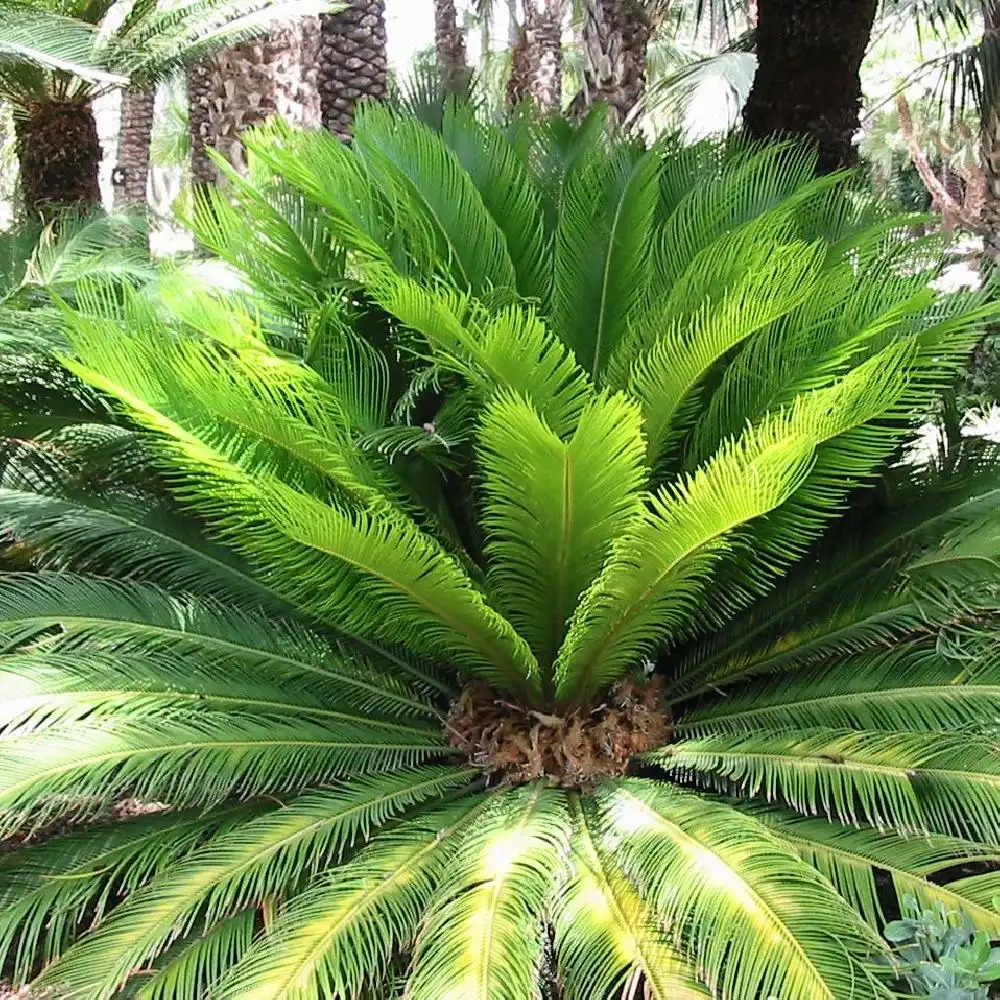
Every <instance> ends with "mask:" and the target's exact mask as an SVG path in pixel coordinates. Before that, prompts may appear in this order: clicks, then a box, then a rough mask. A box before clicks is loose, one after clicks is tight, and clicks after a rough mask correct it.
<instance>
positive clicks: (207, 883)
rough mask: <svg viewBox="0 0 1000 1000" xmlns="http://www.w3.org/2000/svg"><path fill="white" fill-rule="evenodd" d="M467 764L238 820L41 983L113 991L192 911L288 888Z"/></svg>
mask: <svg viewBox="0 0 1000 1000" xmlns="http://www.w3.org/2000/svg"><path fill="white" fill-rule="evenodd" d="M470 778H471V772H470V771H469V770H466V771H464V772H463V771H461V770H458V769H454V770H452V769H442V768H437V769H433V770H429V771H413V772H403V773H401V774H397V775H392V776H379V777H377V778H373V779H369V780H363V779H362V780H358V779H352V782H351V785H350V786H349V787H348V788H345V789H340V790H331V791H323V792H313V793H310V794H308V795H305V796H302V797H300V798H298V799H296V800H294V801H293V802H291V803H289V804H288V805H286V806H284V807H283V808H280V809H277V810H275V811H272V812H270V813H268V814H266V815H264V816H261V817H258V818H257V819H253V820H250V821H249V822H247V823H244V824H241V825H239V826H236V827H233V828H232V829H231V830H228V831H226V832H225V833H223V834H220V835H219V836H217V837H215V838H213V839H212V840H211V841H209V842H208V843H207V844H205V845H204V846H203V847H202V848H200V849H199V850H198V851H197V852H195V853H193V854H191V855H190V856H189V857H188V858H186V859H185V860H184V861H183V862H181V863H179V864H176V865H174V866H172V867H170V868H169V869H168V870H166V871H165V872H163V873H162V874H161V875H160V876H159V877H158V878H156V879H154V880H153V881H152V882H150V883H149V884H148V885H146V886H143V887H142V888H141V889H138V890H137V891H136V892H134V893H133V894H132V895H131V896H130V897H129V900H128V902H127V903H126V904H124V905H123V906H121V907H118V908H117V909H116V910H115V912H114V914H113V915H112V916H111V917H110V918H109V919H107V920H106V921H104V922H103V923H102V924H101V925H100V927H98V928H97V930H95V931H94V932H93V933H91V934H89V935H88V936H87V937H86V938H84V939H83V940H81V941H80V942H79V943H78V944H76V945H75V946H74V947H73V948H71V949H70V950H69V951H67V952H66V954H65V955H64V956H63V957H62V958H61V959H60V960H59V962H57V963H56V964H55V965H53V966H51V967H50V968H49V969H48V970H46V972H45V974H44V976H43V978H42V982H43V983H46V984H48V985H50V986H52V987H53V988H56V989H64V990H66V991H68V992H70V993H71V994H72V993H73V992H74V991H75V992H76V993H78V994H81V995H82V994H87V995H89V996H92V997H95V998H97V997H107V996H111V995H112V994H113V991H114V989H115V988H116V986H117V985H118V984H119V983H121V982H122V981H123V980H124V979H125V977H126V976H127V975H128V973H129V971H130V970H131V969H133V968H135V967H136V966H137V965H139V963H141V962H143V961H145V960H147V959H149V958H151V957H153V956H154V955H156V954H157V953H158V952H159V951H160V950H162V949H163V948H164V947H165V946H167V945H168V944H169V943H170V942H171V941H172V940H173V939H174V938H175V937H177V936H178V935H180V934H182V933H184V932H186V931H187V930H188V929H189V928H190V927H191V926H193V922H194V920H195V918H196V917H197V916H198V915H199V914H201V913H203V912H204V913H207V916H208V919H209V920H213V919H215V920H217V919H219V918H224V917H225V916H227V915H228V914H230V913H232V912H234V911H235V910H239V909H240V908H242V907H243V906H245V905H246V904H247V903H252V902H254V901H256V900H259V899H262V898H264V897H265V896H267V895H269V894H273V893H279V892H287V891H288V890H289V889H292V888H294V887H295V886H296V885H297V884H299V883H300V882H303V881H307V880H308V879H309V878H310V877H314V876H316V875H317V874H318V873H320V872H322V871H323V870H324V868H326V867H327V866H329V865H331V864H334V863H336V861H337V860H338V859H339V858H340V857H342V856H343V854H344V852H345V851H346V850H348V849H349V848H350V847H351V846H352V845H353V844H354V843H356V842H358V841H359V840H360V841H362V842H363V841H364V840H366V839H368V837H369V835H370V833H371V831H372V830H373V828H375V827H378V826H381V825H382V824H384V823H385V822H387V821H388V820H389V819H391V818H393V817H394V816H397V815H399V814H400V813H401V812H402V811H403V810H404V809H406V808H407V807H408V806H411V805H413V804H414V803H416V802H420V801H421V800H426V799H428V798H431V797H435V796H439V795H441V794H443V793H444V792H446V791H447V790H448V789H455V788H460V787H461V786H462V785H463V784H465V785H467V784H468V783H469V780H470Z"/></svg>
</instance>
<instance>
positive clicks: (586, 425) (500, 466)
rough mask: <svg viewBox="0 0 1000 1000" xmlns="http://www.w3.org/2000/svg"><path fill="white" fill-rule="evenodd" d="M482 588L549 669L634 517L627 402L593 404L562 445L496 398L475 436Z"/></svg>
mask: <svg viewBox="0 0 1000 1000" xmlns="http://www.w3.org/2000/svg"><path fill="white" fill-rule="evenodd" d="M479 442H480V446H481V448H482V452H481V455H482V459H481V461H482V465H483V470H482V474H483V493H484V514H483V527H484V529H485V531H486V534H487V539H488V540H487V546H486V554H487V557H488V559H489V563H490V575H489V584H490V589H491V591H492V592H493V593H494V594H495V595H496V600H497V603H498V604H499V606H500V607H501V608H502V609H503V611H504V613H505V614H506V616H507V618H508V619H509V620H510V622H511V623H512V624H513V625H514V627H515V628H516V629H517V630H518V632H519V633H520V634H521V635H523V636H524V637H525V639H527V640H528V642H529V643H530V644H531V647H532V649H533V651H534V653H535V655H536V657H537V658H538V661H539V663H540V664H542V665H543V667H545V668H548V667H549V666H550V665H551V664H552V662H553V661H554V659H555V655H556V652H557V651H558V649H559V646H560V645H561V644H562V640H563V636H564V635H565V631H566V627H567V622H568V621H569V618H570V617H571V615H572V613H573V609H574V608H575V607H576V603H577V599H578V598H579V596H580V594H581V593H583V591H584V590H585V589H586V588H587V587H588V586H589V585H590V583H591V581H592V580H593V579H594V577H596V576H597V574H598V572H599V571H600V568H601V566H602V564H603V562H604V560H605V559H606V558H607V556H608V554H609V552H610V551H611V546H612V544H613V542H614V541H615V539H616V538H618V536H619V535H620V534H621V532H622V530H623V529H624V528H625V527H626V526H627V525H628V524H629V522H630V521H631V520H632V519H634V518H636V517H637V516H638V515H639V514H640V512H641V510H642V493H641V491H642V489H643V487H644V485H645V479H646V469H645V467H644V465H643V461H642V459H643V437H642V429H641V422H640V419H639V414H638V411H637V410H636V408H635V407H634V406H632V405H631V404H630V403H629V401H628V400H627V399H626V397H624V396H622V395H617V396H602V397H598V398H597V399H596V400H595V401H594V402H593V403H592V404H590V405H589V406H588V407H587V409H585V410H584V411H583V413H582V414H581V416H580V420H579V423H578V424H577V427H576V432H575V433H574V435H573V437H572V439H571V440H569V441H563V440H560V438H559V437H558V436H557V435H556V434H555V433H554V432H553V431H552V430H551V429H550V428H549V427H548V426H547V425H546V424H545V422H544V420H542V418H541V417H540V416H539V415H538V413H537V412H536V411H535V410H534V408H533V407H531V406H530V405H529V404H528V403H526V402H524V401H523V400H522V399H520V398H519V397H517V396H514V395H501V396H498V397H496V399H495V400H494V402H493V403H492V404H491V405H490V406H489V407H488V408H487V411H486V414H485V416H484V418H483V422H482V426H481V428H480V434H479Z"/></svg>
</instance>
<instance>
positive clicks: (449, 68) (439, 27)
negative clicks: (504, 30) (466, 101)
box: [434, 0, 472, 94]
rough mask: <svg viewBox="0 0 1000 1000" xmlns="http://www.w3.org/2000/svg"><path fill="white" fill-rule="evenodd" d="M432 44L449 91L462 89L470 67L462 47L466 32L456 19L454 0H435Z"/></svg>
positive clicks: (456, 92)
mask: <svg viewBox="0 0 1000 1000" xmlns="http://www.w3.org/2000/svg"><path fill="white" fill-rule="evenodd" d="M434 48H435V51H436V53H437V64H438V71H439V72H440V73H441V80H442V83H443V84H444V87H445V90H446V91H447V92H448V93H452V94H460V93H463V92H464V91H465V90H466V88H467V87H468V85H469V79H470V78H471V76H472V70H471V69H470V68H469V60H468V56H467V52H466V48H465V33H464V32H463V31H462V29H461V27H460V26H459V23H458V11H457V9H456V7H455V0H434Z"/></svg>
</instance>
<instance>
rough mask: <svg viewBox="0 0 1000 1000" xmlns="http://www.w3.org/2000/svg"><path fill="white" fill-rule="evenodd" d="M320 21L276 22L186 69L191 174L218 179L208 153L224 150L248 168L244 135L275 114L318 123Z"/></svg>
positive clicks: (235, 163)
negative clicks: (264, 33) (212, 150)
mask: <svg viewBox="0 0 1000 1000" xmlns="http://www.w3.org/2000/svg"><path fill="white" fill-rule="evenodd" d="M318 54H319V20H318V19H317V18H303V19H302V20H301V21H297V22H295V23H285V22H282V23H276V24H274V25H273V26H272V27H271V29H270V31H269V32H268V34H267V35H265V36H263V37H261V38H256V39H253V40H251V41H246V42H239V43H237V44H236V45H231V46H229V47H227V48H225V49H222V50H221V51H219V52H217V53H216V54H215V55H213V56H211V57H210V58H208V59H205V60H203V61H202V62H200V63H198V64H197V65H195V66H193V67H191V69H190V70H189V71H188V102H189V105H190V108H189V115H190V128H191V173H192V179H193V180H194V182H195V184H214V183H216V182H217V181H218V179H219V176H218V175H219V172H218V170H217V169H216V166H215V164H214V163H213V162H212V160H211V158H210V157H209V155H208V151H209V150H210V149H214V150H215V151H216V152H218V153H221V154H222V155H223V156H224V157H225V158H226V160H228V161H229V163H230V164H232V165H233V166H234V167H235V168H236V169H237V170H240V171H242V170H244V169H245V168H246V156H245V153H244V150H243V143H242V142H241V140H240V137H241V136H242V134H243V133H244V132H245V131H246V130H247V129H248V128H252V127H253V126H254V125H259V124H261V123H262V122H264V121H266V120H267V119H268V118H270V117H272V116H274V115H281V116H282V117H283V118H286V119H288V120H289V121H292V122H294V123H295V124H299V125H306V126H314V127H315V126H318V125H319V121H320V106H319V95H318V91H317V81H318V68H317V57H318Z"/></svg>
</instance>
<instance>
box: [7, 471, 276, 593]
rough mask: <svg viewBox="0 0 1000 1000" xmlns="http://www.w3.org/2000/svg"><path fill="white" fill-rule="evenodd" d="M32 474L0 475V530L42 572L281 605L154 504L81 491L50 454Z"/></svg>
mask: <svg viewBox="0 0 1000 1000" xmlns="http://www.w3.org/2000/svg"><path fill="white" fill-rule="evenodd" d="M30 471H31V473H32V474H33V475H31V477H30V478H31V479H32V480H34V481H33V482H24V480H25V479H26V478H28V476H26V475H23V474H22V475H17V476H16V477H15V476H12V475H10V473H9V471H8V470H5V473H4V476H3V479H4V480H5V481H6V482H5V485H4V486H0V531H3V532H5V533H9V537H10V538H11V539H12V540H14V541H17V542H22V543H24V544H25V545H28V546H30V547H31V548H32V550H33V552H34V553H35V555H34V559H33V562H34V565H36V566H37V567H39V568H40V569H49V570H68V571H71V572H80V573H94V574H98V573H108V572H110V571H113V572H114V574H115V576H116V577H117V578H119V579H132V580H146V581H149V582H151V583H156V584H159V585H161V586H163V587H166V588H176V589H177V590H180V591H183V592H185V593H190V594H198V595H201V596H203V597H210V598H215V599H219V600H229V601H230V602H231V603H236V602H238V601H245V602H249V603H250V604H252V605H261V606H272V607H273V606H275V605H276V604H279V603H280V602H278V601H277V599H276V598H275V596H274V595H273V594H272V593H271V592H270V591H269V590H268V589H267V588H266V587H265V586H264V585H263V584H262V583H260V582H258V581H257V580H255V579H254V578H253V577H251V576H250V575H249V574H248V573H247V572H246V570H245V569H244V568H243V567H241V566H240V564H239V562H238V560H236V559H235V558H234V557H232V556H231V555H230V554H229V553H227V552H226V551H225V550H224V549H222V548H221V547H219V546H213V545H212V544H211V543H210V542H208V540H206V539H204V538H203V537H202V536H201V535H200V533H198V532H197V531H196V530H195V529H194V525H192V524H191V523H190V522H189V521H186V520H185V519H182V518H181V517H180V516H178V515H177V514H176V513H175V512H173V511H170V510H168V509H166V508H165V507H163V505H162V504H159V505H158V504H157V502H156V500H155V499H153V498H151V497H142V496H141V495H136V496H131V495H129V494H127V493H125V492H124V491H120V492H113V493H107V492H105V493H102V492H100V491H98V490H93V489H91V490H87V489H83V488H80V487H78V486H77V485H76V484H75V483H74V482H73V477H72V474H71V472H70V470H69V469H67V468H65V466H64V465H63V464H62V463H60V462H59V461H58V460H57V459H55V460H54V457H53V456H52V455H51V453H43V454H42V455H40V456H36V460H35V461H33V462H32V463H31V470H30ZM15 483H17V485H14V484H15Z"/></svg>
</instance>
